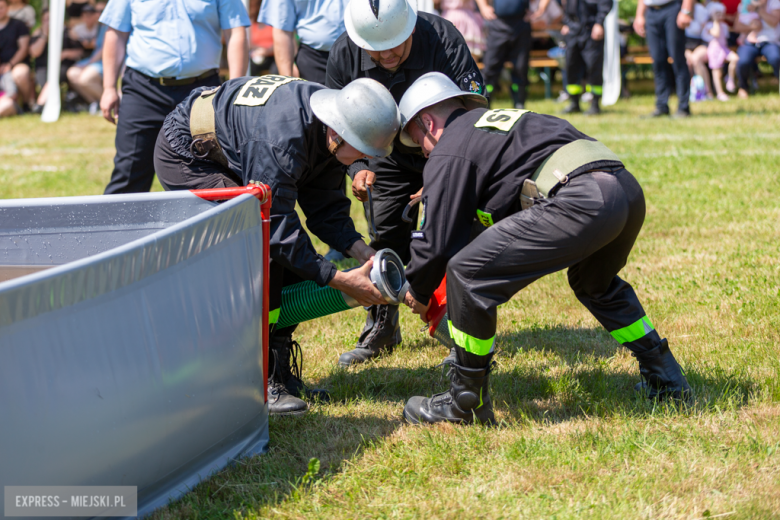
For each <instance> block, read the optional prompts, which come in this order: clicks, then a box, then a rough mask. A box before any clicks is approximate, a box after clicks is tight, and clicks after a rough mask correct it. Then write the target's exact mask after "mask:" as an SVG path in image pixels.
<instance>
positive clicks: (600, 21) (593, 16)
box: [561, 0, 613, 115]
mask: <svg viewBox="0 0 780 520" xmlns="http://www.w3.org/2000/svg"><path fill="white" fill-rule="evenodd" d="M612 2H613V0H565V4H566V5H565V6H564V10H563V13H564V15H563V28H562V29H561V33H562V34H563V35H564V36H565V38H566V78H567V79H566V81H567V84H566V91H567V92H568V93H569V106H567V107H566V108H565V109H564V110H563V112H564V113H565V114H571V113H575V112H579V111H580V96H581V95H582V90H583V89H582V81H583V79H584V80H585V81H586V82H587V84H586V86H585V90H587V91H588V92H590V93H591V94H593V100H592V101H591V105H590V108H588V110H587V112H586V114H590V115H596V114H599V113H600V112H601V109H600V108H599V98H601V91H602V85H603V84H604V76H603V72H604V18H606V17H607V15H608V14H609V11H610V10H612Z"/></svg>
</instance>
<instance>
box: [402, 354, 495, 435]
mask: <svg viewBox="0 0 780 520" xmlns="http://www.w3.org/2000/svg"><path fill="white" fill-rule="evenodd" d="M492 357H493V354H488V355H487V356H486V359H487V365H486V366H484V367H482V368H468V367H464V366H461V365H458V364H456V363H453V364H452V365H450V372H449V377H450V389H449V390H447V391H446V392H443V393H441V394H436V395H434V396H433V397H421V396H416V397H412V398H411V399H409V401H408V402H407V403H406V406H405V407H404V419H406V420H407V421H408V422H409V423H411V424H421V423H425V424H434V423H438V422H445V421H446V422H451V423H457V424H472V423H474V422H478V423H481V424H494V423H495V422H496V418H495V415H493V403H492V402H491V401H490V393H489V392H488V383H489V379H490V377H489V376H490V371H491V369H492V366H491V363H490V360H491V359H492Z"/></svg>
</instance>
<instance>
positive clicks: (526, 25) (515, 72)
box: [477, 0, 531, 109]
mask: <svg viewBox="0 0 780 520" xmlns="http://www.w3.org/2000/svg"><path fill="white" fill-rule="evenodd" d="M477 6H478V7H479V12H480V13H482V17H483V18H484V19H485V29H486V32H487V36H486V39H487V48H486V49H485V59H484V61H483V64H484V69H483V70H482V74H483V75H484V79H485V88H486V92H487V95H488V96H490V95H491V94H492V93H493V91H494V90H495V89H496V87H498V80H499V77H500V76H501V71H502V70H504V63H505V62H507V61H511V62H512V63H513V64H514V67H512V75H511V78H512V84H511V86H510V87H511V92H512V103H513V105H514V107H515V108H520V109H522V108H525V98H526V87H527V85H528V62H529V59H530V53H531V24H530V22H528V21H527V20H526V19H525V15H526V11H527V9H528V0H494V1H493V5H490V4H489V3H488V0H477Z"/></svg>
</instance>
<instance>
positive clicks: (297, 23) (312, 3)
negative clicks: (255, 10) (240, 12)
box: [257, 0, 348, 51]
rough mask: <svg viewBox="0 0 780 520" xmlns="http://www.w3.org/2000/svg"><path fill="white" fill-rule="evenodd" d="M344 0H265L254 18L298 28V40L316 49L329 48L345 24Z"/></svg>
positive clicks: (291, 29)
mask: <svg viewBox="0 0 780 520" xmlns="http://www.w3.org/2000/svg"><path fill="white" fill-rule="evenodd" d="M347 3H348V1H347V0H264V2H263V3H262V5H261V6H260V16H258V17H257V21H258V22H260V23H264V24H266V25H270V26H271V27H275V28H277V29H281V30H283V31H290V32H292V31H296V30H297V31H298V37H299V38H300V39H301V43H303V44H305V45H308V46H309V47H311V48H313V49H317V50H318V51H329V50H330V48H331V47H332V46H333V42H335V41H336V38H338V37H339V36H341V33H343V32H344V31H345V30H346V29H345V28H344V9H345V8H346V6H347Z"/></svg>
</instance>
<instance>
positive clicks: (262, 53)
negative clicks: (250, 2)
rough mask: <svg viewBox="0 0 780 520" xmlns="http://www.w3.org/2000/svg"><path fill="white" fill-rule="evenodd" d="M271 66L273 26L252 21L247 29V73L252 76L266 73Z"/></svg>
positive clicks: (272, 63)
mask: <svg viewBox="0 0 780 520" xmlns="http://www.w3.org/2000/svg"><path fill="white" fill-rule="evenodd" d="M250 19H251V18H250ZM273 66H274V34H273V27H269V26H268V25H265V24H264V23H259V22H252V27H251V29H250V30H249V74H250V75H252V76H259V75H261V74H267V73H269V72H270V71H271V67H273Z"/></svg>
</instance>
